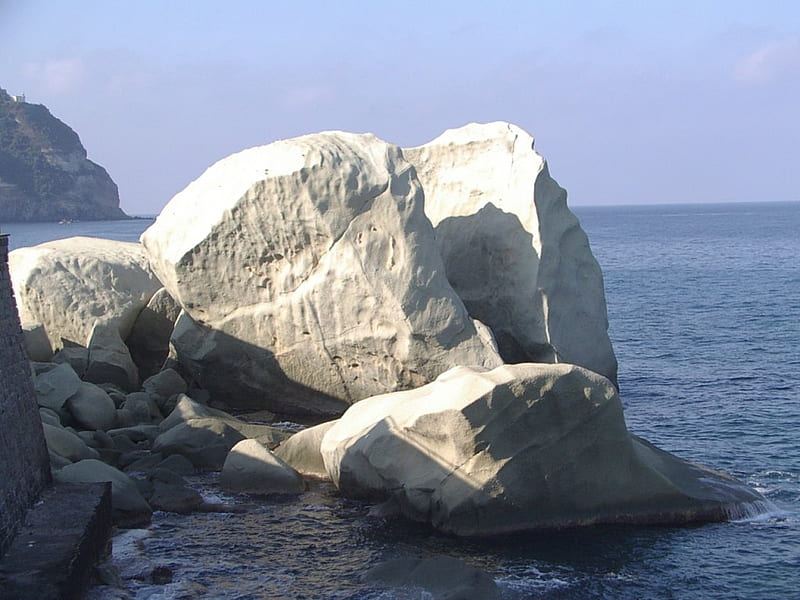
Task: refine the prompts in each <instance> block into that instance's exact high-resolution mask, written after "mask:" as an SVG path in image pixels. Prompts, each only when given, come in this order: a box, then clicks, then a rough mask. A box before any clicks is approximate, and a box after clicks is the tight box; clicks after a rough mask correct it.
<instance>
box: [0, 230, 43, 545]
mask: <svg viewBox="0 0 800 600" xmlns="http://www.w3.org/2000/svg"><path fill="white" fill-rule="evenodd" d="M49 481H50V462H49V459H48V454H47V447H46V446H45V442H44V433H43V432H42V424H41V421H40V420H39V412H38V408H37V405H36V394H35V392H34V389H33V380H32V378H31V371H30V365H29V363H28V359H27V356H26V355H25V350H24V341H23V337H22V328H21V326H20V322H19V315H18V314H17V305H16V302H15V301H14V292H13V290H12V288H11V278H10V276H9V272H8V236H7V235H0V556H2V555H3V554H4V553H5V551H6V549H7V548H8V545H9V543H10V542H11V539H12V538H13V536H14V534H15V533H16V531H17V529H18V528H19V525H20V523H21V521H22V519H23V517H24V516H25V512H26V511H27V510H28V508H30V506H31V505H32V504H33V502H34V501H35V500H36V498H37V497H38V495H39V493H40V492H41V491H42V489H43V488H44V486H45V485H47V484H48V483H49Z"/></svg>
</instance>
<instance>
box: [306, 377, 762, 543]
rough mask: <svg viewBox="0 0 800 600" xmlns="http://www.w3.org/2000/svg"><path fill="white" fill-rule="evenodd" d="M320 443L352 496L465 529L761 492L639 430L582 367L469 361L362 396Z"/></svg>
mask: <svg viewBox="0 0 800 600" xmlns="http://www.w3.org/2000/svg"><path fill="white" fill-rule="evenodd" d="M321 452H322V456H323V460H324V462H325V468H326V470H327V471H328V474H329V475H330V477H331V479H332V480H333V481H334V483H336V485H337V486H338V487H339V489H340V490H341V491H342V492H343V493H344V494H346V495H349V496H352V497H360V498H370V499H375V500H386V499H390V500H392V501H393V502H395V503H396V504H397V505H398V506H399V508H400V510H401V512H402V513H403V514H405V515H406V516H408V517H410V518H412V519H416V520H420V521H425V522H429V523H431V524H432V525H433V526H434V527H436V528H437V529H440V530H443V531H446V532H451V533H455V534H458V535H470V536H485V535H497V534H503V533H508V532H517V531H527V530H534V529H542V528H559V527H565V526H576V525H589V524H595V523H687V522H694V521H716V520H723V519H725V518H728V517H730V516H731V515H735V514H740V512H741V510H740V509H741V508H742V507H743V506H745V505H748V504H750V503H758V502H762V501H763V498H762V497H761V495H760V494H758V493H757V492H756V491H754V490H752V489H750V488H748V487H747V486H745V485H744V484H743V483H741V482H739V481H737V480H735V479H733V478H731V477H729V476H726V475H724V474H721V473H717V472H714V471H712V470H710V469H707V468H705V467H701V466H698V465H693V464H690V463H687V462H685V461H682V460H680V459H678V458H676V457H675V456H672V455H670V454H668V453H666V452H663V451H661V450H658V449H657V448H655V447H653V446H652V445H650V444H648V443H647V442H645V441H643V440H641V439H640V438H637V437H635V436H632V435H631V434H629V433H628V430H627V428H626V426H625V421H624V418H623V415H622V405H621V402H620V399H619V396H618V395H617V392H616V389H615V388H614V386H613V385H612V384H611V382H610V381H609V380H607V379H606V378H604V377H602V376H600V375H598V374H596V373H593V372H591V371H588V370H586V369H583V368H581V367H576V366H574V365H547V364H519V365H506V366H503V367H499V368H497V369H494V370H492V371H485V370H484V371H481V370H475V369H469V368H466V367H457V368H455V369H452V370H450V371H448V372H446V373H444V374H443V375H441V376H440V377H439V378H438V379H437V380H436V381H435V382H433V383H431V384H428V385H426V386H423V387H421V388H418V389H416V390H410V391H405V392H396V393H394V394H385V395H382V396H376V397H374V398H369V399H367V400H363V401H362V402H359V403H358V404H356V405H354V406H352V407H351V408H349V409H348V411H347V412H346V413H345V414H344V415H343V416H342V417H341V419H339V420H338V421H337V422H336V424H335V425H333V426H332V427H331V428H330V429H329V430H328V431H327V433H325V435H324V437H323V439H322V444H321Z"/></svg>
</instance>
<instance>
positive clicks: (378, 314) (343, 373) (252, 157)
mask: <svg viewBox="0 0 800 600" xmlns="http://www.w3.org/2000/svg"><path fill="white" fill-rule="evenodd" d="M141 239H142V243H143V245H144V246H145V248H146V249H147V253H148V255H149V257H150V261H151V264H152V267H153V269H154V270H155V272H156V273H157V274H158V277H159V279H160V280H161V281H162V282H163V284H164V287H165V288H166V289H167V290H168V292H169V293H170V295H171V296H172V297H173V298H175V299H176V300H177V301H178V302H179V303H180V304H181V306H182V307H183V308H184V310H185V311H186V313H187V314H188V317H190V318H191V321H192V323H184V326H183V327H181V326H180V325H176V330H175V332H174V333H173V345H174V347H175V348H176V352H177V358H178V360H179V361H181V362H182V363H183V364H185V365H186V367H187V369H188V370H189V371H190V372H192V373H193V374H197V379H198V381H199V382H200V383H201V385H202V386H203V387H204V388H206V389H209V390H210V391H211V392H212V394H213V395H214V397H215V398H216V399H218V400H222V401H224V402H226V403H227V404H229V405H232V406H237V405H238V406H241V405H242V403H246V404H245V406H252V407H257V406H265V407H266V408H269V409H270V410H273V411H276V412H281V413H284V414H286V413H291V412H293V411H294V412H305V413H306V414H308V413H311V414H314V413H316V414H318V415H325V414H329V415H332V414H338V413H339V412H341V410H342V409H343V408H344V407H345V406H346V405H347V404H348V403H352V402H355V401H357V400H360V399H362V398H365V397H368V396H371V395H374V394H377V393H382V392H385V391H388V390H395V389H407V388H413V387H416V386H418V385H421V384H423V383H426V382H428V381H430V380H432V379H433V378H435V377H436V375H438V374H439V373H441V372H442V371H444V370H446V369H448V368H450V367H451V366H454V365H457V364H470V365H482V366H487V367H493V366H497V365H499V364H500V362H501V361H500V357H499V355H498V353H497V351H496V348H495V346H494V342H493V339H492V336H491V334H490V332H488V330H486V328H485V327H483V326H480V325H479V324H478V325H476V324H475V323H474V322H473V321H472V319H470V317H469V315H468V314H467V312H466V310H465V308H464V305H463V303H462V302H461V300H460V299H459V298H458V296H457V295H456V294H455V292H454V291H453V289H452V288H451V286H450V284H449V283H448V282H447V279H446V278H445V276H444V267H443V265H442V261H441V257H440V255H439V251H438V249H437V247H436V243H435V240H434V233H433V228H432V227H431V224H430V221H429V220H428V218H427V217H426V216H425V214H424V209H423V192H422V188H421V186H420V184H419V181H418V180H417V178H416V176H415V172H414V169H413V167H411V165H409V164H408V163H407V162H406V161H405V160H404V159H403V157H402V153H401V152H400V150H399V148H397V147H396V146H393V145H391V144H387V143H385V142H383V141H381V140H379V139H377V138H375V137H374V136H372V135H355V134H348V133H342V132H330V133H320V134H315V135H309V136H304V137H300V138H296V139H293V140H284V141H279V142H275V143H273V144H270V145H267V146H262V147H257V148H251V149H249V150H245V151H243V152H240V153H238V154H234V155H232V156H229V157H228V158H226V159H224V160H222V161H220V162H218V163H217V164H215V165H214V166H212V167H211V168H209V169H208V170H207V171H206V172H205V173H204V174H203V175H202V176H201V177H200V178H198V179H197V180H196V181H194V182H193V183H192V184H190V185H189V186H188V187H187V188H186V189H185V190H183V191H182V192H181V193H179V194H178V195H177V196H175V197H174V198H173V199H172V200H171V201H170V202H169V204H167V206H166V207H165V208H164V210H163V211H162V213H161V214H160V215H159V217H158V219H157V220H156V222H155V223H154V224H153V225H152V226H151V227H150V228H149V229H148V230H147V231H146V232H145V233H144V234H143V235H142V238H141ZM212 281H213V285H209V282H212ZM179 321H180V320H179ZM325 398H330V399H339V400H340V401H344V402H345V404H344V405H342V404H338V405H336V404H332V403H330V402H328V404H327V405H326V406H323V407H322V408H316V407H315V406H314V404H315V402H318V401H324V399H325ZM315 408H316V410H315Z"/></svg>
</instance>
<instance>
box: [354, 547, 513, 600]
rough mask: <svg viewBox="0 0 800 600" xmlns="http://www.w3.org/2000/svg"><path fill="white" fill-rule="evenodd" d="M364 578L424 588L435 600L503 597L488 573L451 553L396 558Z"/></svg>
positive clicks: (489, 599) (392, 584) (387, 584)
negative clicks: (426, 556) (424, 556)
mask: <svg viewBox="0 0 800 600" xmlns="http://www.w3.org/2000/svg"><path fill="white" fill-rule="evenodd" d="M362 579H363V580H364V581H369V582H375V583H379V584H381V585H383V586H387V587H392V588H406V589H409V588H412V589H413V588H421V589H423V590H425V591H426V592H428V593H429V594H432V600H493V599H496V598H500V590H499V589H498V587H497V584H496V583H495V582H494V579H492V577H491V576H490V575H489V574H488V573H486V572H484V571H481V570H480V569H476V568H475V567H471V566H470V565H468V564H466V563H464V562H463V561H461V560H459V559H457V558H452V557H450V556H434V557H431V558H413V557H408V558H396V559H393V560H389V561H386V562H384V563H381V564H379V565H377V566H375V567H372V568H371V569H370V570H369V571H367V572H366V573H365V574H364V575H363V577H362Z"/></svg>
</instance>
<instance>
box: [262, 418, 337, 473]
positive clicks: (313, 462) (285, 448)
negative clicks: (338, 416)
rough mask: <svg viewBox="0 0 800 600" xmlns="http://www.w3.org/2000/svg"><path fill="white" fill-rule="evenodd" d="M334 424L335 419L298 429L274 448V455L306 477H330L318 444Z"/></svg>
mask: <svg viewBox="0 0 800 600" xmlns="http://www.w3.org/2000/svg"><path fill="white" fill-rule="evenodd" d="M335 424H336V421H327V422H325V423H320V424H319V425H315V426H314V427H309V428H308V429H303V430H302V431H298V432H297V433H295V434H294V435H293V436H292V437H290V438H289V439H287V440H285V441H283V442H281V445H280V446H278V447H277V448H275V455H276V456H277V457H278V458H280V459H282V460H284V461H286V463H287V464H288V465H289V466H291V467H292V468H293V469H295V470H296V471H298V472H299V473H301V474H303V475H305V476H306V477H315V478H317V479H330V477H328V472H327V471H326V470H325V461H323V460H322V452H320V445H321V444H322V438H323V436H324V435H325V434H326V433H327V432H328V430H329V429H330V428H331V427H333V426H334V425H335Z"/></svg>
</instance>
